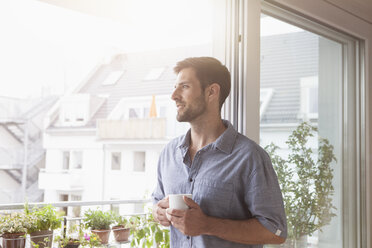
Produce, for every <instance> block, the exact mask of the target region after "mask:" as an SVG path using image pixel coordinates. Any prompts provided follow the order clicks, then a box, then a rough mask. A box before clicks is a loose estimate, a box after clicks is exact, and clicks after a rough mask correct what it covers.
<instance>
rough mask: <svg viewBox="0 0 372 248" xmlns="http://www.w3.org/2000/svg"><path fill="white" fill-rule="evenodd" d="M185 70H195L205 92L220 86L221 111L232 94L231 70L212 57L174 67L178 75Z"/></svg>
mask: <svg viewBox="0 0 372 248" xmlns="http://www.w3.org/2000/svg"><path fill="white" fill-rule="evenodd" d="M185 68H193V69H194V70H195V73H196V77H197V78H198V79H199V81H200V84H201V87H202V89H203V91H204V90H205V88H206V87H208V86H209V85H211V84H213V83H217V84H218V85H219V86H220V99H219V103H220V110H221V108H222V105H223V103H224V102H225V100H226V98H227V96H228V95H229V94H230V88H231V76H230V72H229V70H228V69H227V68H226V66H224V65H223V64H222V63H221V62H220V61H219V60H217V59H215V58H212V57H191V58H186V59H184V60H182V61H179V62H178V63H177V65H176V66H175V67H174V69H173V70H174V72H175V73H176V74H178V73H179V72H180V71H181V70H183V69H185Z"/></svg>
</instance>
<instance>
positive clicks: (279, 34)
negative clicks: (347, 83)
mask: <svg viewBox="0 0 372 248" xmlns="http://www.w3.org/2000/svg"><path fill="white" fill-rule="evenodd" d="M260 84H261V96H260V97H261V103H262V104H261V108H262V107H263V102H265V100H266V103H267V105H266V106H265V109H264V111H262V109H261V111H260V112H261V122H260V145H261V146H262V147H266V146H267V145H269V144H270V143H273V144H275V145H276V146H278V148H277V149H276V150H275V152H273V153H271V156H272V160H273V164H274V166H276V167H275V168H276V172H277V174H278V178H279V181H280V184H281V188H282V193H283V196H284V200H285V205H286V213H287V220H288V232H289V238H288V240H287V241H286V246H285V247H319V248H320V247H334V248H338V247H342V239H343V238H342V229H343V227H342V204H341V199H342V187H341V185H342V184H341V182H342V170H341V168H342V149H341V143H342V142H341V136H342V126H341V125H342V121H341V120H342V119H341V115H342V108H341V106H342V102H341V100H342V45H341V44H339V43H336V42H334V41H331V40H329V39H326V38H324V37H322V36H319V35H317V34H315V33H312V32H309V31H306V30H303V29H300V28H298V27H296V26H293V25H290V24H288V23H285V22H282V21H280V20H278V19H275V18H273V17H270V16H267V15H262V16H261V82H260ZM267 89H272V96H271V97H270V100H267V99H268V98H267V92H268V90H267ZM303 122H307V123H308V124H309V125H310V126H312V127H315V128H317V130H318V131H314V132H313V134H314V136H313V137H307V136H306V133H305V131H306V129H305V128H303V129H302V131H301V130H300V129H298V130H299V131H300V134H299V135H298V136H296V137H299V138H300V139H292V143H291V142H289V143H288V142H286V141H287V140H289V136H290V135H291V133H292V132H293V131H294V130H295V129H296V128H297V127H298V126H299V125H300V124H301V123H303ZM304 127H306V126H304ZM306 137H307V139H308V142H307V143H306V145H305V146H304V147H301V146H300V148H299V147H297V148H298V149H299V150H298V152H296V147H294V146H296V145H297V146H298V145H299V144H300V142H301V139H304V138H306ZM320 138H325V139H327V140H328V141H329V144H330V145H332V146H333V154H334V156H335V158H336V159H337V162H336V160H333V159H332V157H328V158H329V160H330V161H331V162H330V163H324V161H325V157H327V156H328V155H329V154H330V153H327V154H325V153H324V151H325V146H324V143H322V142H321V141H320ZM305 148H306V149H311V150H306V149H305ZM266 149H267V151H268V152H272V151H273V150H272V147H271V148H270V147H267V148H266ZM304 154H307V155H308V156H307V157H305V156H304ZM274 155H277V156H279V157H280V158H281V159H283V160H282V161H283V163H279V162H278V161H280V160H278V157H277V158H276V159H273V158H274ZM327 166H329V167H327ZM328 168H329V169H328ZM289 171H292V172H291V173H289ZM288 175H290V176H288ZM331 179H332V180H331ZM295 243H296V246H295ZM267 247H274V246H269V245H268V246H267ZM278 247H279V246H278ZM280 247H282V246H280Z"/></svg>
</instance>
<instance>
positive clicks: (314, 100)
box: [299, 76, 318, 121]
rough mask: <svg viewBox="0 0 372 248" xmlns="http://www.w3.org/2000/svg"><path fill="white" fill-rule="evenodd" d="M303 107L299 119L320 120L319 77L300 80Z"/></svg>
mask: <svg viewBox="0 0 372 248" xmlns="http://www.w3.org/2000/svg"><path fill="white" fill-rule="evenodd" d="M300 87H301V107H300V113H299V118H301V119H303V120H306V121H309V120H311V119H317V118H318V76H312V77H303V78H301V79H300Z"/></svg>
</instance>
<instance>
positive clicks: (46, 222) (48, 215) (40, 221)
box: [25, 204, 62, 248]
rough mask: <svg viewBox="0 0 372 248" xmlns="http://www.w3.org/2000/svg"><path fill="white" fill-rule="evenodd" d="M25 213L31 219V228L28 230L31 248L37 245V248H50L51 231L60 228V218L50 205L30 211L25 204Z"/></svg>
mask: <svg viewBox="0 0 372 248" xmlns="http://www.w3.org/2000/svg"><path fill="white" fill-rule="evenodd" d="M25 212H26V214H27V215H29V216H31V219H32V222H31V226H30V227H29V228H28V233H29V234H30V238H31V247H35V246H36V245H38V248H44V247H51V245H52V241H53V230H55V229H57V228H60V227H61V224H62V217H60V216H59V214H58V213H57V211H56V210H55V208H54V207H52V206H51V205H47V206H44V207H42V208H36V209H33V210H32V211H30V210H29V208H28V205H27V204H26V206H25Z"/></svg>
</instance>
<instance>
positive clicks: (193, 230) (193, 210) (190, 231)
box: [167, 196, 208, 236]
mask: <svg viewBox="0 0 372 248" xmlns="http://www.w3.org/2000/svg"><path fill="white" fill-rule="evenodd" d="M183 200H184V201H185V203H186V205H187V206H189V208H190V209H188V210H178V209H167V215H168V219H169V220H170V222H171V223H172V225H173V226H174V227H175V228H177V229H178V230H179V231H180V232H182V233H183V234H185V235H188V236H198V235H201V234H204V233H205V231H206V230H207V229H208V225H207V221H208V216H207V215H205V214H204V213H203V211H202V210H201V208H200V206H199V205H198V204H197V203H196V202H194V201H193V200H191V199H190V198H188V197H185V196H184V197H183Z"/></svg>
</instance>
